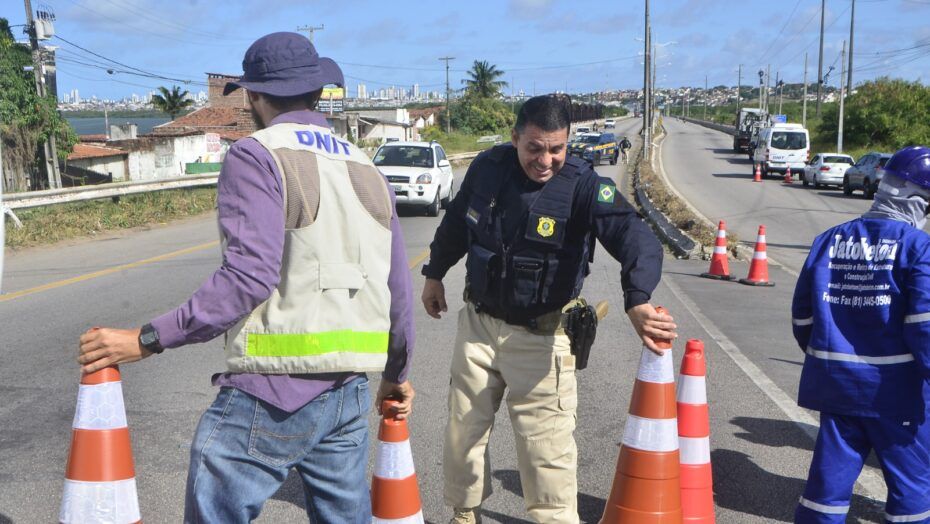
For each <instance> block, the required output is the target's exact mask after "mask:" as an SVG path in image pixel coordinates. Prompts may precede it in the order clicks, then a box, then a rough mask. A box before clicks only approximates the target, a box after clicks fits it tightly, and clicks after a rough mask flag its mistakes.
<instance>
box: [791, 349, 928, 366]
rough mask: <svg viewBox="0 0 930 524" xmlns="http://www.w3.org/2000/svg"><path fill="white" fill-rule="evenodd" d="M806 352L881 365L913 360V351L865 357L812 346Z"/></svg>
mask: <svg viewBox="0 0 930 524" xmlns="http://www.w3.org/2000/svg"><path fill="white" fill-rule="evenodd" d="M807 354H808V355H810V356H812V357H816V358H820V359H823V360H836V361H839V362H856V363H858V364H872V365H875V366H882V365H888V364H903V363H905V362H913V361H914V355H913V353H902V354H900V355H889V356H887V357H867V356H863V355H850V354H848V353H837V352H835V351H821V350H819V349H814V348H812V347H808V348H807Z"/></svg>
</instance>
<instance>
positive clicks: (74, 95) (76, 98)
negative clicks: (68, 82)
mask: <svg viewBox="0 0 930 524" xmlns="http://www.w3.org/2000/svg"><path fill="white" fill-rule="evenodd" d="M71 103H72V104H80V103H81V95H80V93H78V90H77V89H72V90H71Z"/></svg>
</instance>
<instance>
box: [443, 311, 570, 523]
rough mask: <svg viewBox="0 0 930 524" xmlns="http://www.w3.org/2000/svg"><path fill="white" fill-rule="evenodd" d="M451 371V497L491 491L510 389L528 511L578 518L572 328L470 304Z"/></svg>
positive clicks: (453, 501)
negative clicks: (493, 448)
mask: <svg viewBox="0 0 930 524" xmlns="http://www.w3.org/2000/svg"><path fill="white" fill-rule="evenodd" d="M451 371H452V380H451V382H450V385H449V422H448V425H447V426H446V437H445V446H444V447H443V477H444V485H445V490H444V495H445V502H446V504H448V505H449V506H453V507H462V508H472V507H475V506H478V505H480V504H481V503H482V501H483V500H484V499H486V498H488V497H489V496H490V495H491V465H490V455H489V449H488V438H489V437H490V435H491V427H492V425H493V424H494V414H495V413H496V412H497V409H498V408H499V407H500V403H501V399H502V398H503V397H504V393H505V390H506V393H507V409H508V411H509V413H510V421H511V424H512V425H513V433H514V439H515V440H516V449H517V462H518V466H519V468H520V483H521V485H522V487H523V497H524V503H525V504H526V510H527V512H529V515H530V517H531V518H532V519H533V520H534V521H536V522H547V523H548V522H557V523H572V524H574V523H577V522H578V509H577V492H578V483H577V479H576V467H577V460H578V451H577V448H576V447H575V439H574V437H573V436H572V433H573V432H574V430H575V407H576V405H577V403H578V394H577V390H576V387H575V357H574V356H573V355H572V354H571V352H570V348H569V340H568V337H567V336H566V335H565V334H564V332H562V331H561V330H559V331H557V332H553V331H552V330H550V331H549V332H548V333H547V332H545V331H536V330H530V329H528V328H525V327H520V326H513V325H510V324H507V323H505V322H504V321H502V320H498V319H496V318H494V317H492V316H490V315H487V314H485V313H476V312H475V307H474V305H472V304H466V306H465V307H464V308H463V309H462V310H461V311H460V312H459V325H458V335H457V337H456V341H455V349H454V353H453V356H452V370H451Z"/></svg>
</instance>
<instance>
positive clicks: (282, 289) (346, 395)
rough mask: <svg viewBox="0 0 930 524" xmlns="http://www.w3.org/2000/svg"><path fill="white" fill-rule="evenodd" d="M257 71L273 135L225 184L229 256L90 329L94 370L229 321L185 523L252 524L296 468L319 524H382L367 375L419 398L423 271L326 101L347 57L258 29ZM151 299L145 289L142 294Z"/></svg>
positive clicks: (406, 399)
mask: <svg viewBox="0 0 930 524" xmlns="http://www.w3.org/2000/svg"><path fill="white" fill-rule="evenodd" d="M242 66H243V69H244V70H245V74H244V75H243V76H242V78H241V79H240V80H238V81H236V82H230V83H229V84H227V85H226V89H225V91H224V94H229V93H230V92H231V91H233V90H235V89H237V88H239V87H241V88H244V89H245V90H246V91H247V95H248V100H249V103H250V105H251V110H252V116H253V118H254V120H255V123H256V125H257V127H258V128H259V129H260V130H259V131H258V132H256V133H253V134H252V135H251V136H249V137H247V138H244V139H242V140H239V141H238V142H236V143H235V144H233V146H232V147H231V148H230V149H229V152H228V153H227V156H226V159H225V161H224V163H223V169H222V172H221V173H220V177H219V183H218V187H217V207H218V214H219V227H220V233H221V238H222V249H223V264H222V266H221V267H220V268H219V269H217V270H216V272H215V273H214V274H213V276H211V277H210V278H209V279H207V281H206V282H205V283H204V284H203V285H202V286H201V287H200V289H198V290H197V291H196V292H195V293H194V294H193V296H192V297H191V298H190V300H188V301H187V302H186V303H185V304H183V305H181V306H180V307H179V308H177V309H175V310H173V311H170V312H168V313H166V314H164V315H162V316H160V317H157V318H155V319H153V320H152V321H151V322H150V323H148V324H146V325H145V326H143V327H142V328H141V330H140V329H133V330H117V329H96V330H89V331H88V332H86V333H85V334H84V335H82V336H81V348H80V357H79V358H78V361H79V362H80V363H81V364H82V365H83V367H82V370H83V371H84V372H85V373H90V372H93V371H95V370H97V369H100V368H103V367H105V366H110V365H114V364H120V363H127V362H135V361H137V360H140V359H142V358H146V357H149V356H151V355H153V354H157V353H161V352H162V351H163V350H164V349H165V348H175V347H179V346H183V345H185V344H192V343H197V342H205V341H207V340H211V339H213V338H214V337H217V336H219V335H221V334H223V333H225V334H226V342H225V346H226V364H227V369H228V371H227V372H226V373H222V374H217V375H214V377H213V383H214V384H215V385H217V386H220V391H219V394H218V395H217V397H216V400H215V401H214V402H213V405H212V406H211V407H210V408H209V409H208V410H207V412H206V413H205V414H204V415H203V417H202V418H201V420H200V424H199V426H198V428H197V433H196V435H195V436H194V441H193V443H192V445H191V461H190V468H189V472H188V478H187V496H186V500H185V512H184V520H185V522H189V523H201V522H202V523H214V522H216V523H224V524H234V523H247V522H251V521H252V520H253V519H255V518H256V517H258V515H259V513H260V512H261V509H262V506H263V505H264V503H265V501H266V500H267V499H268V498H269V497H271V496H272V495H273V494H274V493H275V492H276V491H277V490H278V488H279V487H280V486H281V484H282V483H283V482H284V480H285V479H286V478H287V476H288V472H289V471H290V470H291V469H292V468H293V469H296V470H297V473H298V474H299V475H300V477H301V479H302V480H303V483H304V492H305V496H306V508H307V514H308V516H309V518H310V521H311V522H314V523H334V524H345V523H352V522H354V523H359V524H361V523H368V522H370V521H371V503H370V498H369V492H368V482H367V481H366V471H367V467H368V411H369V408H370V406H371V397H370V394H369V391H368V378H367V377H366V375H365V372H368V371H377V372H383V374H382V381H381V388H380V390H379V392H378V394H377V402H378V406H379V410H380V401H381V399H382V398H384V397H386V396H390V397H392V398H396V399H397V400H399V401H400V403H399V404H398V405H397V413H398V418H405V417H406V416H407V414H408V413H410V410H411V403H412V399H413V396H414V392H413V388H412V387H411V386H410V383H409V382H407V380H406V376H407V372H408V369H409V366H410V355H411V351H412V348H413V320H412V318H413V317H412V303H411V295H412V289H411V283H410V274H409V269H408V266H407V260H406V256H405V254H404V253H405V251H404V242H403V238H402V236H401V229H400V222H399V221H398V218H397V214H396V212H395V209H394V197H393V193H392V192H391V191H390V187H389V185H388V184H387V182H386V180H385V179H384V178H383V177H382V176H381V175H380V174H379V173H378V171H377V169H376V168H375V167H374V166H373V165H372V163H371V161H370V160H369V159H368V157H367V156H366V155H365V154H364V153H362V152H361V151H360V150H359V149H357V148H356V147H355V146H354V145H352V144H351V143H349V142H348V141H345V140H342V139H341V138H338V137H336V136H334V135H333V134H332V133H331V131H330V126H329V124H328V123H327V121H326V119H325V118H324V117H323V116H322V115H321V114H319V113H316V112H314V111H313V109H314V108H315V107H316V104H317V102H318V101H319V99H320V96H321V94H322V89H323V86H325V85H327V84H336V85H339V86H342V85H343V83H344V82H343V76H342V71H341V70H340V69H339V66H337V65H336V63H335V62H333V61H332V60H330V59H328V58H321V57H320V56H319V55H317V52H316V50H315V49H314V48H313V45H312V44H311V43H310V41H309V40H308V39H307V38H306V37H304V36H301V35H299V34H296V33H273V34H270V35H267V36H264V37H262V38H260V39H258V40H257V41H256V42H255V43H254V44H252V46H251V47H249V49H248V51H246V54H245V59H244V60H243V62H242ZM143 300H144V299H143Z"/></svg>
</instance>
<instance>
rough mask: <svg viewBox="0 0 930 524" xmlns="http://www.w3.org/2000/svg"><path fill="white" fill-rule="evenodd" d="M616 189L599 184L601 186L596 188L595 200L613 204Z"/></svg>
mask: <svg viewBox="0 0 930 524" xmlns="http://www.w3.org/2000/svg"><path fill="white" fill-rule="evenodd" d="M616 191H617V189H616V188H615V187H614V186H611V185H609V184H601V187H599V188H598V190H597V201H598V202H601V203H604V204H613V203H614V195H615V194H616ZM589 194H590V193H589Z"/></svg>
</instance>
